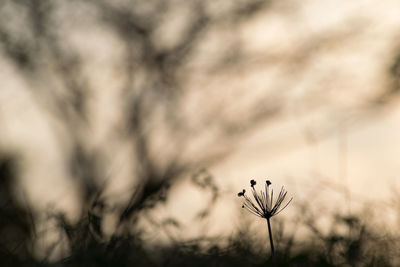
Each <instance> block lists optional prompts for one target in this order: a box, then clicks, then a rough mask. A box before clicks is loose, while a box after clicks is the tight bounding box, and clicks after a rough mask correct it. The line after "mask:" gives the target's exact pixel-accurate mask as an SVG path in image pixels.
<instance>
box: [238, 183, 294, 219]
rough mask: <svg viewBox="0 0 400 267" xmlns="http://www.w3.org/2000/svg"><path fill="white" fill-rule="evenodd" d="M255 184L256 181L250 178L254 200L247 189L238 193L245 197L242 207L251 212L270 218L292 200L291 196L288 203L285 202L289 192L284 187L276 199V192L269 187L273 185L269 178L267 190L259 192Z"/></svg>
mask: <svg viewBox="0 0 400 267" xmlns="http://www.w3.org/2000/svg"><path fill="white" fill-rule="evenodd" d="M255 185H256V181H254V180H250V186H251V192H252V194H253V197H254V201H253V200H252V199H250V198H249V197H248V196H246V195H245V192H246V190H244V189H243V191H242V192H239V193H238V197H243V198H244V202H243V204H242V208H243V207H244V208H246V209H247V210H248V211H249V212H251V213H253V214H254V215H256V216H258V217H261V218H265V219H267V220H269V218H271V217H272V216H275V215H277V214H278V213H280V212H281V211H282V210H284V209H285V208H286V207H287V206H288V205H289V203H290V202H291V201H292V198H291V199H290V200H289V201H288V202H286V204H283V202H284V200H285V198H286V195H287V192H286V190H285V189H284V188H283V187H282V188H281V191H280V192H279V195H278V196H277V197H276V199H275V200H274V192H273V189H270V188H269V185H271V182H270V181H269V180H267V181H265V192H264V191H262V190H261V191H260V192H257V191H256V189H255Z"/></svg>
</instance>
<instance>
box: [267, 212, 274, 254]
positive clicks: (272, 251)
mask: <svg viewBox="0 0 400 267" xmlns="http://www.w3.org/2000/svg"><path fill="white" fill-rule="evenodd" d="M267 223H268V233H269V243H270V245H271V256H272V258H274V256H275V248H274V240H272V230H271V222H270V218H268V219H267Z"/></svg>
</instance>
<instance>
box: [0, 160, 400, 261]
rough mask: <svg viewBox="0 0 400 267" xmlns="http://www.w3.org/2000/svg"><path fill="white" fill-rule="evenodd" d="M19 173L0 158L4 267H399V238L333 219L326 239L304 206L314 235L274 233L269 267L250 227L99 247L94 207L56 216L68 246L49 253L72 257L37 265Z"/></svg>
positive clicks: (127, 239) (128, 237)
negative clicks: (75, 215)
mask: <svg viewBox="0 0 400 267" xmlns="http://www.w3.org/2000/svg"><path fill="white" fill-rule="evenodd" d="M17 166H18V165H17V164H16V161H15V158H13V157H10V156H5V155H3V156H2V157H1V160H0V182H1V206H0V214H1V216H0V218H1V222H0V232H1V235H0V253H1V254H0V263H1V266H269V265H272V264H278V265H279V266H397V263H398V260H399V255H398V250H397V249H398V248H399V247H398V244H399V239H398V237H396V236H393V235H392V236H388V235H385V234H383V232H382V230H379V231H376V230H374V229H373V228H372V227H371V225H368V224H367V223H365V222H364V220H363V217H362V215H359V216H355V215H352V216H349V215H332V218H331V221H332V228H331V229H330V230H329V231H328V232H324V231H323V230H321V229H320V228H319V227H318V226H317V225H316V221H317V218H316V217H313V216H314V215H312V214H309V213H308V212H307V211H306V210H307V207H306V206H303V209H305V210H302V208H301V207H297V208H298V209H299V212H300V213H301V214H304V217H306V218H307V219H305V220H304V221H302V222H301V224H302V225H303V226H305V227H307V229H309V230H310V232H311V233H312V234H310V235H309V236H308V237H307V239H306V240H302V241H297V242H300V243H296V242H295V241H294V236H293V235H289V234H287V233H284V232H283V230H282V227H279V226H278V227H276V229H277V230H276V232H275V238H276V240H277V244H278V246H279V250H277V251H276V255H275V261H274V263H273V262H272V261H271V259H270V258H269V257H268V256H267V255H265V253H264V251H263V250H264V249H265V246H262V245H261V246H260V240H259V239H257V238H255V236H254V235H252V233H251V232H249V230H248V228H247V227H243V228H242V229H239V230H238V231H237V232H236V233H235V234H233V235H232V236H229V237H227V238H225V240H224V241H225V243H224V245H221V242H217V241H216V240H217V239H212V238H204V239H203V240H191V241H175V242H174V243H171V244H169V245H158V246H157V245H154V244H152V245H150V244H149V243H147V242H146V240H145V238H144V237H143V235H142V234H141V232H132V231H121V232H119V234H115V235H113V236H112V237H111V238H110V239H108V240H105V239H101V238H99V236H101V235H102V234H103V233H102V230H101V229H102V228H101V222H102V219H103V218H102V215H101V214H100V213H99V212H98V207H96V206H97V205H99V203H97V204H95V205H93V203H91V205H90V206H91V207H90V208H89V209H88V213H87V214H85V215H83V216H82V217H81V218H80V219H79V221H78V222H77V223H75V224H71V223H68V220H66V218H65V216H63V215H62V214H56V215H54V218H55V220H56V221H57V222H58V224H57V227H58V230H59V231H62V232H63V233H64V234H65V236H66V240H62V239H60V240H56V243H55V244H54V246H57V245H60V243H63V242H67V244H68V247H69V248H70V249H69V253H68V255H67V256H65V257H62V258H60V259H58V260H56V261H48V260H46V259H39V258H38V257H37V256H35V255H33V252H32V251H33V248H32V246H33V243H34V241H35V238H37V236H36V235H37V233H36V234H35V228H36V226H35V222H34V220H33V218H32V213H33V211H32V210H30V209H29V207H28V206H26V205H24V204H21V201H20V200H18V199H17V198H16V197H15V195H14V194H13V193H11V192H15V189H16V188H15V187H14V184H15V183H14V182H15V178H16V171H17V170H18V168H17ZM97 201H99V199H98V200H97ZM158 201H160V200H158ZM95 202H96V201H95ZM88 204H89V203H88ZM96 209H97V211H96ZM94 214H97V215H94ZM283 223H284V221H280V222H279V223H278V224H283ZM160 227H164V226H160ZM338 229H345V230H346V231H339V230H338ZM253 234H254V233H253ZM219 241H221V237H220V239H219ZM264 241H265V240H264ZM48 253H51V250H49V251H48ZM266 264H267V265H266Z"/></svg>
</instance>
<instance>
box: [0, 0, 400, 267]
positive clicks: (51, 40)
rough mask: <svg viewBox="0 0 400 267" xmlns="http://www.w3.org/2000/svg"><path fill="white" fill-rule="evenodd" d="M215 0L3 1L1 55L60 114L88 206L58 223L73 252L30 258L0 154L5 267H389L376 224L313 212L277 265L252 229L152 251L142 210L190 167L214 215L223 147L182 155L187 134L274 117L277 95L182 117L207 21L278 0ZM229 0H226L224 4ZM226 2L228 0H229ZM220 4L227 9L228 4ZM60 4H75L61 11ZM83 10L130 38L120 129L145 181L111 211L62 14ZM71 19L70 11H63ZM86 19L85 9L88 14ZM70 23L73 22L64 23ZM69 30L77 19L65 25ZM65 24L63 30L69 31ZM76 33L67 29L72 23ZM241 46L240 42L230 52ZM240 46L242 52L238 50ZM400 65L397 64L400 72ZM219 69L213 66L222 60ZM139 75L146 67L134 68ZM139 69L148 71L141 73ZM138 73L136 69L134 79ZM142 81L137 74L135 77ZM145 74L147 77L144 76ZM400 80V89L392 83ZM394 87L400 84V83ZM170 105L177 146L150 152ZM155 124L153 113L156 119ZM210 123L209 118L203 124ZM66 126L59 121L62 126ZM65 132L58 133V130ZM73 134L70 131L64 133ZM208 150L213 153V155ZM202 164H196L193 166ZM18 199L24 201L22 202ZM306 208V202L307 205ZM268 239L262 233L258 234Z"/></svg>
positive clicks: (230, 18)
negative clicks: (329, 222)
mask: <svg viewBox="0 0 400 267" xmlns="http://www.w3.org/2000/svg"><path fill="white" fill-rule="evenodd" d="M211 2H213V1H203V0H197V1H156V0H149V1H143V0H139V1H135V0H132V1H105V0H89V1H83V0H82V1H81V0H72V1H52V0H13V1H11V0H9V1H7V0H3V1H1V2H0V9H1V11H0V12H1V13H0V17H1V18H0V20H1V22H0V47H1V49H2V52H3V54H4V55H5V56H6V57H7V59H8V60H9V61H10V62H11V64H13V65H14V66H15V68H16V69H17V70H18V74H19V75H21V77H23V78H24V79H25V81H26V83H27V87H28V88H29V89H30V90H32V92H33V94H32V95H33V97H35V99H36V100H37V102H38V103H39V104H40V105H41V106H42V107H43V108H44V110H46V111H47V112H48V114H50V116H51V117H52V119H55V120H56V121H57V124H56V126H55V128H57V130H55V132H56V131H60V132H62V134H60V140H62V141H60V143H62V144H63V146H60V148H61V147H63V148H64V149H65V155H66V156H65V165H66V166H68V170H69V171H70V174H71V177H73V179H75V182H76V183H77V184H79V189H80V191H81V192H80V193H81V194H80V196H81V199H80V204H81V214H80V219H79V220H78V221H77V222H74V223H71V222H70V221H69V220H68V219H67V218H66V216H65V215H64V214H62V213H58V212H54V213H52V214H51V215H49V217H48V219H49V220H54V221H55V222H56V225H57V231H58V232H60V233H61V235H60V236H61V237H60V240H59V241H58V242H56V243H55V244H53V245H52V246H53V247H50V248H49V251H48V254H49V255H48V256H49V257H50V254H51V253H52V249H54V247H56V246H59V245H60V243H66V244H67V246H68V248H69V252H68V256H66V257H63V258H62V259H61V260H58V261H57V262H55V263H49V262H48V261H47V260H46V259H45V260H42V259H37V258H36V257H34V256H33V248H32V246H33V244H34V240H35V238H37V236H36V235H37V233H36V229H37V227H36V225H35V219H34V214H33V210H32V209H31V208H29V205H28V204H27V203H24V202H23V201H22V200H21V199H23V197H22V198H19V197H17V194H16V191H17V189H18V185H17V175H18V173H17V170H18V168H17V162H18V159H17V158H13V157H9V156H1V157H0V185H1V187H0V192H1V193H0V201H1V203H0V214H1V216H0V253H1V254H0V255H1V259H0V261H1V266H210V267H211V266H265V264H266V262H267V263H269V264H270V265H273V264H278V265H279V266H390V265H393V266H394V264H393V262H392V257H394V255H395V254H393V253H394V252H393V250H394V248H393V247H392V245H393V244H394V241H393V242H392V240H390V239H388V238H386V239H385V238H383V239H382V238H381V237H380V236H379V235H378V233H377V231H374V230H373V229H371V228H370V226H369V225H365V224H364V223H363V222H362V220H361V219H360V218H359V217H357V216H355V217H354V216H347V215H346V216H339V215H338V216H337V217H335V218H333V222H334V224H335V225H342V226H344V227H347V229H348V231H347V232H345V233H339V232H336V229H335V228H332V230H331V231H330V232H328V233H327V234H324V233H323V232H321V230H319V229H318V227H317V226H316V225H315V224H314V222H315V221H316V220H317V219H316V218H315V215H313V216H308V217H307V220H305V221H304V225H306V226H307V227H308V229H310V230H312V233H313V235H314V237H315V238H311V239H310V241H304V242H305V243H304V244H301V246H298V245H297V246H296V245H295V244H294V241H293V240H294V236H287V234H284V233H283V232H281V233H279V232H278V234H277V237H278V240H279V241H278V244H280V250H278V255H277V259H276V262H271V260H270V259H269V255H268V254H267V253H265V254H264V252H263V251H260V248H259V247H258V246H256V243H255V241H254V240H253V239H252V238H251V237H250V234H249V233H248V232H247V231H246V230H243V231H239V232H238V233H237V234H236V235H234V236H232V237H231V238H230V239H229V240H228V242H227V245H224V246H221V245H219V244H218V242H217V240H214V239H212V238H204V239H195V240H191V241H179V240H173V242H172V243H171V245H168V246H159V247H155V245H151V246H152V247H149V245H148V244H146V241H145V239H144V238H143V232H142V229H141V228H140V227H139V224H138V221H139V217H140V215H142V214H144V213H146V211H148V210H150V209H152V208H154V207H155V206H156V205H158V204H160V203H161V204H162V203H165V202H166V200H167V196H168V192H169V189H170V188H171V186H173V185H174V183H175V182H176V181H177V180H178V179H179V178H181V177H182V176H185V175H193V176H192V181H193V184H194V185H196V186H198V187H199V188H202V189H204V190H208V191H209V192H210V193H211V197H210V200H209V203H208V204H207V205H206V208H205V209H204V210H200V211H199V213H198V217H199V218H204V217H207V216H208V215H209V212H210V209H212V207H213V204H215V202H216V200H217V198H218V196H219V194H220V190H219V188H218V187H217V185H216V183H215V181H214V180H213V178H212V176H211V175H210V174H209V173H208V172H207V171H206V170H204V169H202V167H203V166H204V165H206V163H208V162H213V161H215V160H217V159H220V158H222V157H223V156H224V155H226V154H227V153H228V152H229V148H225V149H224V150H222V151H221V150H215V151H213V150H212V149H211V146H210V150H211V152H210V151H202V152H203V153H204V154H201V153H199V154H198V155H197V157H196V158H185V157H183V156H182V154H181V152H182V151H184V148H185V147H186V146H188V142H190V140H189V139H188V138H187V137H188V136H190V135H194V134H196V136H197V135H201V134H204V133H206V132H207V130H208V129H209V128H212V127H217V129H218V131H216V132H217V133H218V134H219V135H218V136H215V137H214V139H213V142H212V143H207V145H210V144H215V143H218V141H221V140H224V139H229V140H235V139H234V138H236V137H237V136H239V135H241V134H243V132H245V131H246V130H251V129H252V128H254V127H256V126H257V124H258V123H259V122H264V121H266V120H267V119H270V118H272V117H274V116H275V115H276V114H277V113H278V112H279V110H280V108H281V106H280V102H279V99H280V98H274V97H273V96H274V95H268V96H266V98H265V99H260V100H259V102H258V103H254V104H255V106H257V107H258V108H256V109H254V110H252V111H251V112H250V114H248V116H246V117H244V118H245V119H243V117H240V118H239V119H237V120H235V119H232V118H230V120H225V118H224V117H223V115H222V112H221V113H220V112H218V111H219V107H216V110H214V112H211V115H207V114H206V115H204V114H199V116H203V115H204V118H203V119H202V120H200V122H203V123H202V124H199V125H196V126H195V127H192V126H191V125H186V124H185V123H184V121H183V120H182V119H181V110H180V109H179V108H178V107H179V106H180V105H181V102H182V98H181V96H182V91H183V90H184V89H183V88H182V86H183V82H182V74H181V71H182V69H183V67H182V66H183V65H184V64H185V63H186V62H187V61H188V60H190V57H191V56H192V53H194V50H195V48H196V43H197V42H199V40H200V39H201V38H202V35H203V34H204V32H205V31H206V30H208V29H209V28H210V27H214V26H215V25H228V27H236V26H237V25H239V24H240V23H242V22H243V21H245V20H249V19H250V18H252V17H253V16H254V15H256V14H257V13H258V12H261V11H264V10H266V9H268V7H269V4H270V1H265V0H248V1H237V2H235V4H229V3H228V4H227V6H228V7H227V8H225V9H223V11H221V12H219V13H218V14H216V15H215V14H214V15H212V14H211V15H210V14H209V13H207V12H206V9H205V6H206V5H207V4H210V3H211ZM227 2H229V1H225V2H224V1H221V3H225V4H226V3H227ZM179 5H183V6H185V7H187V8H189V9H190V10H191V13H190V15H189V16H188V17H189V18H190V19H189V20H188V21H187V22H185V23H186V24H185V30H183V31H182V32H181V33H180V37H179V38H178V40H177V41H176V42H174V43H173V44H170V45H165V46H163V44H160V43H158V41H157V39H155V38H154V36H155V35H156V33H155V32H156V31H157V30H158V29H159V28H160V27H161V26H162V24H163V21H162V20H161V19H158V18H159V17H160V16H161V15H163V14H164V13H165V12H167V11H168V10H170V9H172V8H174V7H176V6H179ZM221 5H222V4H221ZM222 6H223V5H222ZM63 9H71V10H72V12H70V13H68V14H69V16H66V17H65V14H60V11H62V10H63ZM80 10H83V12H86V11H88V10H90V11H92V12H94V13H95V14H96V15H95V20H96V23H98V24H99V25H101V26H100V27H105V28H107V29H108V30H109V31H111V32H112V34H113V35H115V36H117V38H118V40H119V41H120V43H121V44H122V46H123V60H122V62H121V65H120V66H119V67H120V68H121V76H122V77H123V78H122V79H123V81H124V82H123V90H122V95H121V99H122V104H121V105H122V110H123V112H124V114H126V116H125V117H124V118H123V119H124V123H123V125H124V126H126V127H125V128H124V127H122V128H123V129H116V130H115V132H116V133H115V135H117V137H114V138H117V139H124V140H127V143H128V144H129V146H130V147H131V149H132V154H133V156H132V164H133V165H135V167H136V168H134V170H135V171H134V173H132V174H131V176H132V179H134V180H135V181H137V183H136V186H135V188H134V189H133V190H132V192H131V193H130V198H129V201H127V202H126V203H124V204H123V205H121V206H118V207H110V206H109V203H108V202H107V199H105V198H104V196H103V194H102V193H103V191H104V189H105V188H104V187H105V185H104V183H102V182H101V181H104V179H103V178H105V177H104V176H105V175H104V173H105V172H104V169H102V168H103V161H104V158H103V156H104V155H103V153H104V151H103V150H101V149H100V148H98V149H97V148H96V149H94V148H92V147H88V146H87V144H86V143H87V140H88V139H90V130H89V129H90V123H91V121H90V115H89V112H88V105H89V104H88V102H89V101H90V99H91V98H90V93H91V89H92V88H91V83H90V82H89V80H90V79H89V78H88V77H87V76H88V74H87V73H86V72H85V68H84V67H85V60H84V58H83V57H82V55H81V54H80V53H79V51H77V50H76V49H74V48H73V47H71V46H69V45H68V43H65V42H64V41H65V40H64V37H63V36H64V32H62V31H61V30H60V27H61V26H60V21H61V20H62V21H73V20H74V19H75V17H74V16H73V14H74V13H75V12H76V13H79V11H80ZM13 16H20V17H21V18H22V19H21V20H22V22H18V23H14V22H13V21H12V20H10V21H11V23H6V22H7V21H6V20H7V19H10V17H13ZM63 16H64V17H63ZM80 16H82V14H81V15H80ZM67 24H68V23H67ZM69 26H70V25H69ZM64 29H65V28H64ZM67 29H68V27H67ZM233 50H234V49H233ZM236 52H237V51H236ZM238 58H240V52H237V54H235V50H234V51H233V52H232V51H231V55H230V56H227V57H226V58H224V59H223V60H222V61H223V62H221V64H220V65H218V66H219V67H221V66H226V65H229V64H235V62H237V61H238V60H239V59H238ZM398 65H399V64H398V61H396V63H395V64H394V66H393V68H392V69H391V72H392V74H393V75H394V76H396V77H397V78H398ZM218 66H217V67H218ZM138 73H139V74H138ZM140 75H141V76H140ZM138 76H140V77H139V78H138ZM138 80H139V81H138ZM142 80H145V81H146V82H145V83H142V82H141V81H142ZM393 88H395V89H393ZM393 88H391V90H389V91H390V92H389V93H390V94H391V92H394V91H397V90H398V82H397V80H396V82H395V85H394V86H393ZM159 109H161V110H162V119H163V121H164V122H165V123H163V124H162V127H163V130H165V131H167V132H168V131H169V132H172V133H173V134H172V136H171V139H170V143H172V144H173V145H174V149H173V151H172V153H171V154H169V155H168V157H164V158H162V160H160V159H159V158H157V157H156V155H154V152H152V150H151V147H152V142H153V140H154V132H156V131H158V130H159V126H160V125H159V124H157V122H153V121H152V119H153V120H155V119H154V118H157V116H158V114H157V111H158V110H159ZM155 121H157V120H155ZM204 122H205V123H204ZM58 127H59V128H58ZM60 129H62V130H60ZM65 133H66V134H65ZM205 152H207V153H205ZM197 170H200V171H197ZM21 203H22V204H21ZM110 209H112V211H113V212H116V213H117V214H118V223H117V226H116V229H115V231H114V234H112V236H111V237H110V238H109V239H106V238H104V233H103V230H102V223H103V219H104V216H105V215H106V214H107V213H108V212H110ZM303 212H304V213H306V210H304V211H303ZM149 221H151V223H152V224H153V225H156V226H157V227H159V228H167V227H168V226H169V225H174V226H175V227H179V222H178V221H177V220H175V219H174V218H168V219H167V220H166V221H163V222H158V221H153V220H151V218H149ZM262 234H263V235H264V234H266V233H262Z"/></svg>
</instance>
